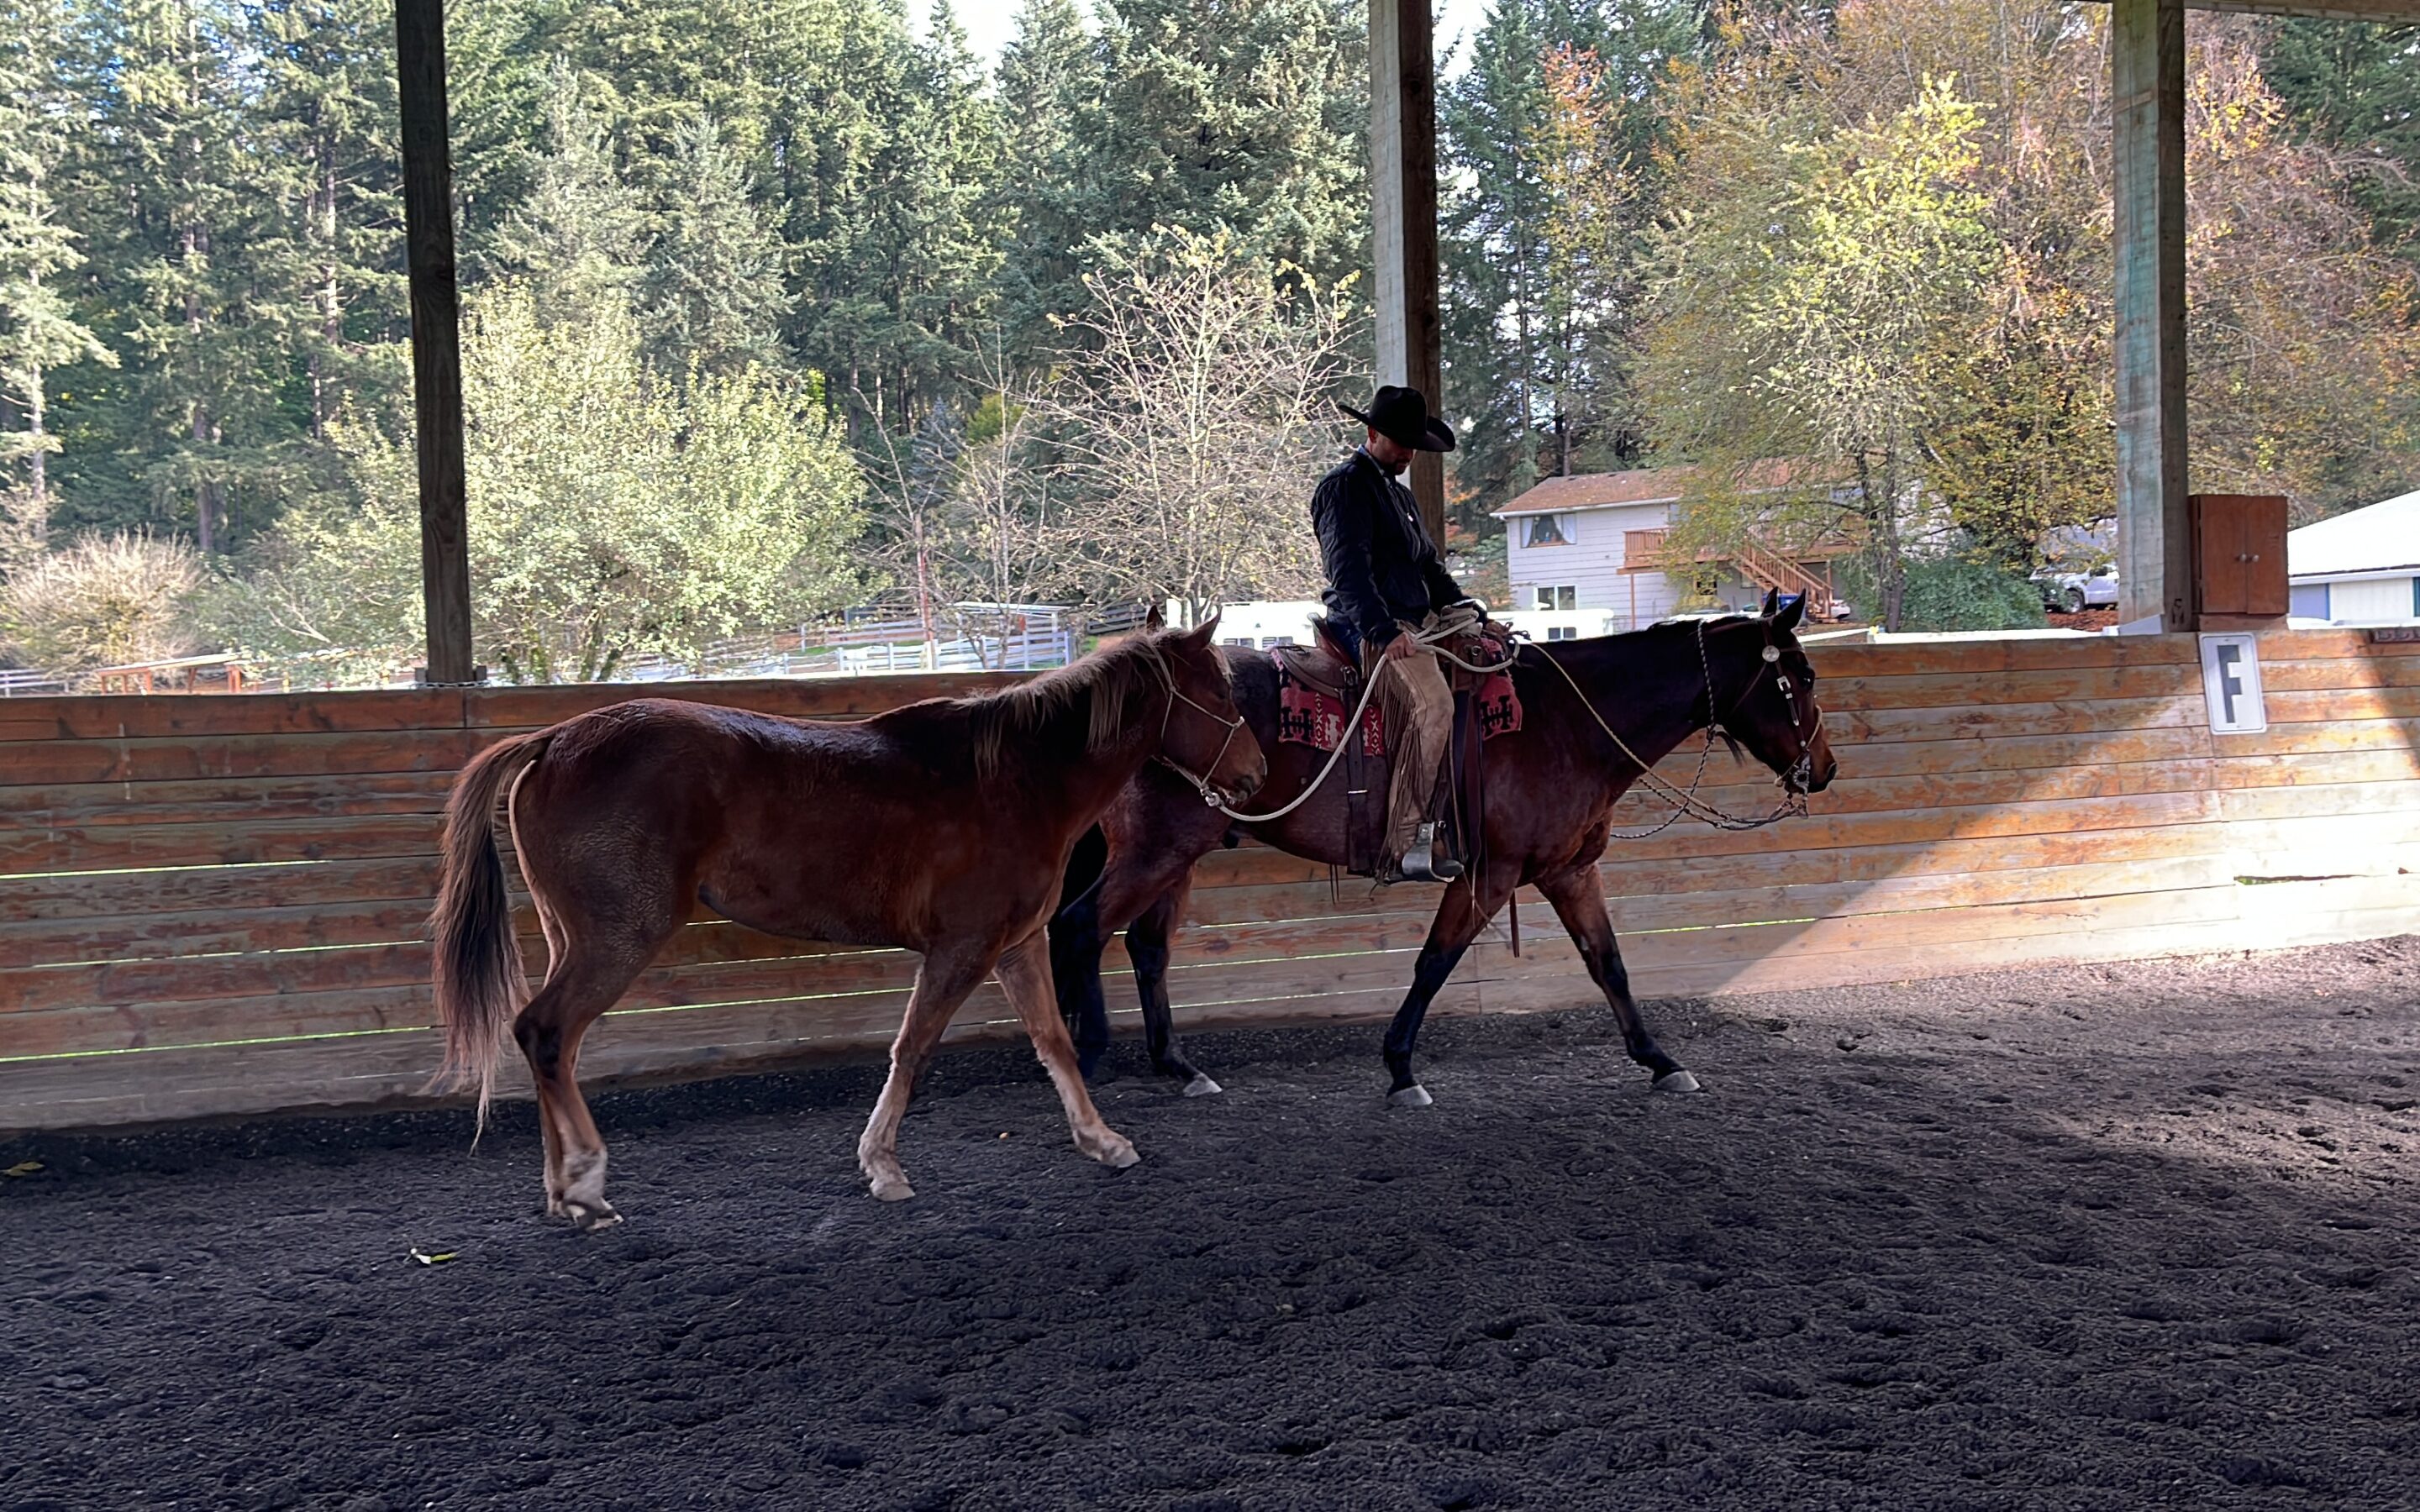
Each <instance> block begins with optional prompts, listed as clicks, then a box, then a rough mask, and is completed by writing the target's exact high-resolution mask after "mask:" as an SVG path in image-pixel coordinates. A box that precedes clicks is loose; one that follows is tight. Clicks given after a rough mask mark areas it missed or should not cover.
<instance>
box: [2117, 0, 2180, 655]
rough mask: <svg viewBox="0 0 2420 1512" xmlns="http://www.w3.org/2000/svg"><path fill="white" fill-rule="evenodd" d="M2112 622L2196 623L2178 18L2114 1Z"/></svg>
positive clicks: (2134, 2)
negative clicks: (2189, 509) (2188, 478)
mask: <svg viewBox="0 0 2420 1512" xmlns="http://www.w3.org/2000/svg"><path fill="white" fill-rule="evenodd" d="M2109 41H2110V54H2111V71H2112V73H2113V75H2114V77H2113V80H2112V83H2113V85H2115V93H2116V97H2117V144H2116V150H2117V170H2118V184H2117V201H2118V203H2117V220H2118V224H2117V239H2118V246H2117V253H2118V257H2117V261H2118V352H2117V356H2118V394H2117V399H2118V594H2119V598H2118V619H2119V621H2120V622H2122V623H2133V622H2134V621H2138V620H2144V619H2148V618H2149V617H2151V616H2153V615H2157V616H2158V617H2159V622H2160V628H2162V629H2164V630H2171V631H2180V630H2190V629H2193V628H2194V627H2195V618H2196V615H2197V611H2198V606H2197V605H2195V602H2194V597H2195V591H2194V577H2193V539H2192V530H2191V527H2190V525H2189V524H2188V521H2187V518H2186V515H2185V134H2184V106H2185V15H2184V8H2183V6H2182V5H2181V4H2180V0H2116V5H2115V7H2114V8H2113V13H2112V15H2111V17H2110V37H2109Z"/></svg>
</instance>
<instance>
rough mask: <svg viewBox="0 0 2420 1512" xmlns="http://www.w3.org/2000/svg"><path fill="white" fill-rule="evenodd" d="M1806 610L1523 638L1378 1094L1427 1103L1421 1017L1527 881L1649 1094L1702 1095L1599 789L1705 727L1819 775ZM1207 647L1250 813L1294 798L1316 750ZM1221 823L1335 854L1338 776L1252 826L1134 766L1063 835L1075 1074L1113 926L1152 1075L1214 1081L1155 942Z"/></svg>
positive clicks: (1102, 1024) (1060, 936) (1788, 774)
mask: <svg viewBox="0 0 2420 1512" xmlns="http://www.w3.org/2000/svg"><path fill="white" fill-rule="evenodd" d="M1805 608H1806V605H1805V601H1804V599H1803V598H1791V599H1787V600H1784V599H1780V598H1779V597H1777V596H1776V595H1773V594H1768V595H1767V596H1766V599H1765V603H1764V608H1763V611H1762V612H1761V614H1758V615H1754V616H1748V615H1735V616H1730V617H1725V618H1721V619H1715V620H1711V621H1708V620H1694V621H1692V620H1677V621H1668V622H1666V623H1664V624H1660V625H1652V626H1650V627H1648V628H1646V629H1642V630H1634V631H1631V632H1628V633H1626V634H1621V635H1611V636H1603V637H1598V638H1594V639H1588V640H1555V641H1549V642H1546V643H1544V644H1537V643H1530V644H1526V645H1523V646H1521V647H1520V651H1519V656H1518V660H1517V661H1516V662H1515V663H1514V665H1513V667H1512V681H1513V687H1514V689H1515V691H1516V692H1517V693H1518V695H1519V697H1520V700H1521V703H1522V706H1523V717H1522V724H1521V727H1520V729H1518V730H1517V731H1510V732H1506V733H1502V734H1500V735H1498V736H1497V737H1496V738H1495V739H1493V740H1490V741H1489V742H1487V751H1486V774H1487V781H1486V795H1485V814H1484V816H1483V824H1484V826H1485V840H1484V844H1483V845H1482V846H1481V851H1480V854H1481V865H1479V866H1477V867H1473V868H1472V869H1470V870H1469V871H1468V872H1466V873H1465V874H1464V875H1463V876H1462V877H1460V878H1458V879H1457V880H1455V881H1454V882H1452V883H1451V884H1450V885H1449V886H1448V887H1447V888H1446V891H1445V896H1444V898H1443V900H1442V901H1441V902H1440V903H1438V905H1437V911H1436V918H1435V921H1434V922H1433V923H1432V924H1431V925H1430V928H1429V933H1428V939H1427V942H1426V943H1425V944H1424V945H1423V946H1422V948H1421V949H1420V953H1419V961H1418V964H1416V965H1415V966H1414V968H1413V973H1412V985H1411V990H1410V992H1409V993H1408V994H1407V995H1405V996H1404V1001H1403V1006H1402V1007H1400V1008H1399V1009H1397V1010H1396V1012H1395V1017H1394V1022H1393V1023H1392V1024H1391V1025H1390V1026H1388V1030H1387V1037H1386V1041H1385V1047H1384V1048H1385V1055H1386V1061H1387V1069H1388V1072H1389V1073H1390V1074H1391V1077H1392V1081H1391V1085H1390V1087H1389V1089H1388V1103H1390V1104H1392V1105H1394V1106H1398V1107H1424V1106H1426V1105H1428V1103H1430V1102H1431V1098H1430V1095H1429V1092H1428V1090H1427V1089H1426V1088H1423V1087H1422V1086H1421V1085H1420V1083H1419V1079H1418V1078H1417V1077H1415V1076H1414V1075H1413V1074H1412V1053H1413V1049H1414V1047H1415V1045H1416V1043H1417V1041H1418V1040H1419V1031H1420V1020H1421V1018H1422V1017H1423V1016H1424V1015H1425V1014H1426V1013H1427V1011H1428V1006H1429V1001H1430V999H1431V998H1433V997H1435V995H1436V993H1437V990H1438V989H1439V988H1440V987H1442V986H1444V985H1445V981H1446V979H1447V978H1448V977H1449V976H1450V975H1451V974H1452V971H1453V968H1454V966H1455V964H1457V963H1459V962H1460V961H1461V959H1462V956H1463V952H1464V951H1465V950H1467V949H1469V948H1470V944H1471V942H1472V941H1473V940H1474V939H1476V938H1477V937H1478V935H1479V932H1480V930H1481V928H1483V927H1484V926H1485V925H1486V923H1487V921H1488V920H1490V919H1492V918H1495V917H1496V915H1497V911H1498V910H1500V909H1501V908H1502V907H1503V906H1504V904H1505V903H1506V902H1507V901H1508V900H1509V899H1511V897H1512V892H1513V889H1514V888H1516V887H1521V886H1522V885H1524V884H1533V885H1535V886H1536V887H1537V888H1538V890H1539V891H1540V892H1542V893H1544V895H1545V897H1546V901H1547V902H1548V903H1551V904H1552V905H1553V906H1554V910H1555V913H1556V916H1557V917H1558V918H1560V919H1561V920H1562V924H1563V927H1564V929H1566V930H1568V931H1569V932H1570V933H1571V936H1572V939H1573V941H1574V942H1575V944H1577V945H1578V946H1579V949H1580V958H1581V960H1582V961H1584V962H1586V963H1587V965H1588V970H1589V975H1590V977H1591V978H1593V979H1594V980H1595V982H1596V985H1597V988H1598V990H1599V991H1600V992H1602V993H1603V994H1604V995H1605V999H1606V1002H1607V1003H1608V1004H1609V1005H1611V1007H1612V1009H1613V1013H1614V1019H1615V1021H1616V1022H1617V1023H1618V1024H1619V1025H1620V1026H1621V1038H1622V1043H1623V1045H1624V1047H1625V1048H1626V1049H1627V1050H1628V1051H1629V1054H1630V1058H1631V1059H1632V1060H1634V1061H1636V1062H1637V1063H1638V1064H1639V1065H1641V1066H1644V1067H1646V1068H1647V1070H1648V1071H1649V1072H1651V1073H1652V1075H1653V1076H1654V1086H1655V1088H1658V1089H1659V1090H1663V1091H1670V1092H1687V1091H1696V1090H1697V1089H1698V1081H1697V1078H1696V1077H1695V1076H1694V1075H1692V1074H1691V1073H1690V1072H1688V1071H1687V1070H1686V1069H1685V1068H1683V1066H1682V1065H1681V1063H1680V1062H1678V1061H1676V1060H1674V1059H1673V1058H1672V1057H1670V1056H1669V1055H1667V1054H1666V1053H1665V1051H1664V1049H1663V1047H1662V1046H1660V1045H1658V1044H1657V1043H1656V1042H1655V1039H1654V1036H1652V1034H1650V1033H1649V1032H1648V1031H1647V1026H1646V1024H1645V1023H1644V1021H1643V1020H1642V1019H1641V1018H1640V1016H1639V1012H1638V1005H1637V1002H1636V1001H1634V1000H1633V999H1632V997H1631V995H1630V979H1629V974H1628V973H1627V972H1626V971H1625V970H1624V969H1623V968H1622V964H1621V949H1620V948H1619V947H1618V946H1617V945H1616V944H1615V942H1614V937H1613V924H1612V921H1611V920H1610V919H1609V918H1607V917H1606V907H1605V896H1604V891H1603V888H1602V887H1601V886H1600V885H1599V882H1598V879H1597V870H1596V868H1597V860H1598V858H1599V857H1600V856H1603V855H1604V854H1605V848H1606V841H1607V839H1608V836H1609V823H1610V820H1611V816H1612V811H1613V806H1614V802H1615V800H1616V799H1618V798H1620V797H1621V795H1623V794H1624V793H1626V792H1628V791H1629V790H1630V788H1631V786H1632V784H1633V783H1635V782H1637V780H1638V779H1639V777H1640V774H1641V773H1642V772H1643V771H1644V770H1645V769H1646V767H1647V766H1652V764H1654V763H1655V762H1657V761H1658V760H1660V759H1662V758H1663V757H1664V756H1666V755H1668V754H1669V753H1670V752H1671V751H1673V750H1674V749H1676V748H1678V747H1679V746H1680V744H1681V743H1682V741H1683V740H1684V739H1686V738H1687V737H1688V736H1690V735H1691V734H1693V733H1697V732H1699V731H1701V730H1706V731H1708V735H1707V738H1708V739H1709V740H1710V741H1711V740H1714V739H1717V738H1719V739H1723V740H1725V741H1728V742H1730V745H1731V748H1732V751H1733V753H1734V754H1735V755H1736V754H1737V753H1738V752H1739V750H1740V748H1743V747H1744V748H1745V749H1746V750H1747V751H1748V752H1749V753H1752V754H1753V755H1755V756H1756V757H1757V758H1758V759H1759V760H1761V761H1762V762H1763V763H1764V764H1766V765H1767V766H1769V767H1771V768H1772V769H1773V771H1774V772H1775V773H1776V776H1777V777H1779V778H1780V779H1782V780H1783V783H1784V786H1785V788H1786V789H1789V790H1791V791H1792V793H1794V794H1795V795H1805V794H1808V793H1820V792H1822V791H1823V789H1824V788H1825V787H1827V786H1829V785H1830V783H1831V781H1832V779H1833V778H1834V776H1835V775H1836V774H1837V772H1838V763H1837V762H1836V761H1835V760H1834V759H1833V756H1832V749H1831V745H1830V743H1829V742H1828V741H1827V740H1826V738H1825V736H1824V733H1823V711H1822V709H1821V708H1820V707H1819V706H1818V705H1817V703H1816V701H1815V672H1814V669H1812V668H1811V667H1809V666H1808V665H1807V656H1806V654H1805V653H1804V652H1803V651H1801V650H1800V649H1799V646H1798V642H1797V639H1796V637H1795V636H1794V634H1793V633H1792V632H1793V631H1794V630H1795V629H1796V628H1797V626H1798V624H1799V621H1800V619H1801V617H1802V615H1803V613H1804V611H1805ZM1221 652H1222V654H1223V655H1225V656H1227V658H1228V667H1229V670H1230V672H1231V675H1232V676H1233V681H1234V687H1235V703H1236V707H1237V708H1239V709H1241V710H1242V711H1243V714H1244V717H1245V719H1246V720H1247V722H1249V724H1250V726H1251V729H1252V733H1253V735H1254V736H1255V737H1256V738H1257V739H1259V740H1260V742H1261V744H1262V748H1263V749H1264V750H1265V751H1267V752H1269V753H1270V754H1269V766H1270V770H1269V779H1268V781H1267V782H1266V783H1265V784H1264V786H1263V788H1262V792H1261V796H1260V802H1259V803H1258V804H1256V805H1255V806H1254V810H1253V811H1257V812H1261V813H1267V812H1270V811H1271V810H1275V809H1277V808H1279V807H1280V806H1282V805H1284V804H1285V803H1287V802H1289V801H1291V800H1292V799H1294V798H1295V797H1296V796H1297V795H1300V794H1301V792H1302V791H1303V789H1304V787H1305V786H1306V784H1308V783H1309V782H1311V780H1312V779H1313V778H1314V777H1315V776H1316V774H1317V773H1318V772H1319V770H1320V767H1321V764H1323V763H1324V762H1325V761H1326V755H1325V754H1324V753H1322V752H1320V751H1316V750H1313V749H1311V748H1309V747H1306V746H1300V745H1287V744H1280V742H1279V740H1278V738H1277V719H1278V678H1277V669H1276V668H1275V666H1274V665H1273V664H1272V663H1271V661H1270V659H1269V656H1268V655H1267V654H1266V653H1264V652H1260V651H1253V650H1249V649H1245V648H1240V647H1239V648H1232V649H1231V648H1223V647H1222V648H1221ZM1709 726H1713V727H1714V729H1711V730H1709ZM1347 738H1350V732H1347ZM1776 811H1778V810H1776ZM1231 827H1232V830H1233V831H1238V832H1240V833H1242V834H1244V835H1248V836H1250V837H1251V838H1253V839H1255V840H1258V841H1263V842H1264V843H1265V844H1269V845H1273V846H1275V847H1276V848H1278V849H1279V850H1281V851H1284V852H1286V853H1288V854H1289V855H1293V856H1303V857H1306V858H1308V859H1311V860H1314V861H1326V862H1328V863H1330V864H1331V865H1338V864H1342V863H1343V861H1344V859H1345V794H1344V784H1343V782H1342V780H1341V779H1337V778H1333V777H1331V778H1330V779H1328V781H1327V783H1326V785H1325V786H1324V787H1323V788H1322V790H1321V791H1320V792H1318V793H1317V794H1315V795H1313V796H1312V797H1311V799H1310V800H1309V801H1308V802H1306V803H1304V804H1303V805H1302V807H1300V808H1299V809H1296V810H1294V811H1293V812H1292V813H1291V814H1288V815H1287V816H1285V817H1284V818H1281V819H1278V820H1275V821H1273V822H1270V823H1264V824H1252V823H1249V822H1246V821H1240V820H1234V819H1231V818H1230V817H1229V816H1228V815H1226V814H1223V813H1221V812H1219V811H1218V810H1215V809H1205V808H1204V807H1203V805H1202V801H1201V799H1200V798H1198V797H1196V796H1194V795H1192V794H1191V793H1190V792H1189V791H1188V790H1187V789H1185V788H1183V787H1181V786H1179V785H1177V784H1176V783H1173V782H1171V781H1168V780H1166V779H1164V778H1162V777H1161V776H1160V775H1159V774H1157V773H1154V772H1140V773H1138V774H1137V776H1136V778H1135V779H1134V780H1133V781H1132V782H1130V783H1128V784H1127V786H1126V789H1125V792H1123V793H1121V794H1119V795H1117V798H1116V801H1115V802H1113V803H1111V804H1110V805H1109V809H1108V810H1107V811H1106V812H1105V813H1104V814H1103V815H1102V816H1101V824H1100V828H1099V829H1098V830H1097V831H1095V832H1094V834H1093V835H1091V836H1088V837H1086V843H1085V845H1084V846H1082V847H1080V848H1079V850H1078V860H1077V865H1076V866H1075V867H1074V868H1073V869H1072V870H1071V872H1070V874H1069V878H1068V882H1067V886H1066V888H1065V890H1064V894H1063V900H1062V904H1061V908H1060V911H1059V913H1058V915H1057V916H1056V917H1055V918H1053V919H1052V920H1051V923H1050V949H1051V961H1052V966H1053V975H1054V977H1055V979H1056V980H1057V983H1058V989H1059V1001H1060V1008H1061V1011H1063V1012H1064V1013H1065V1014H1066V1015H1067V1016H1068V1018H1069V1019H1070V1020H1071V1021H1072V1022H1073V1023H1074V1024H1075V1026H1076V1037H1075V1038H1076V1045H1077V1049H1078V1054H1079V1062H1078V1063H1079V1065H1080V1067H1081V1068H1082V1070H1083V1071H1084V1072H1085V1073H1086V1074H1087V1075H1090V1074H1091V1073H1092V1072H1093V1070H1094V1067H1095V1066H1096V1065H1097V1064H1098V1062H1099V1059H1100V1057H1101V1053H1102V1051H1103V1050H1105V1049H1106V1048H1107V1047H1108V1044H1109V1011H1108V1008H1107V1006H1106V1004H1105V1003H1104V1002H1103V1000H1102V996H1101V954H1102V951H1103V950H1104V949H1106V948H1107V945H1108V942H1109V938H1110V937H1111V936H1112V935H1114V934H1115V933H1117V932H1118V931H1119V930H1121V929H1123V930H1125V941H1126V954H1127V956H1128V958H1129V959H1131V960H1132V961H1133V963H1134V968H1135V986H1136V989H1137V991H1138V993H1139V994H1140V996H1141V999H1142V1012H1143V1027H1144V1036H1145V1041H1146V1043H1147V1045H1148V1047H1149V1050H1150V1053H1151V1061H1152V1067H1153V1069H1154V1070H1156V1071H1157V1072H1159V1073H1160V1074H1161V1075H1163V1076H1167V1077H1171V1078H1173V1079H1175V1080H1177V1081H1179V1082H1182V1083H1183V1084H1184V1086H1185V1090H1186V1092H1187V1095H1199V1094H1202V1093H1207V1092H1216V1091H1218V1083H1217V1082H1215V1081H1213V1080H1211V1079H1210V1077H1209V1076H1208V1075H1206V1074H1204V1073H1203V1072H1202V1071H1201V1070H1199V1069H1198V1068H1197V1067H1195V1066H1194V1064H1193V1063H1192V1062H1191V1061H1190V1060H1188V1059H1187V1057H1186V1055H1185V1052H1184V1049H1183V1047H1182V1046H1181V1045H1180V1044H1179V1043H1178V1041H1177V1038H1176V1034H1175V1031H1174V1028H1173V1026H1172V1025H1171V1019H1170V1012H1169V999H1168V959H1169V937H1170V935H1171V933H1173V932H1174V931H1175V929H1176V927H1177V926H1178V924H1179V923H1180V922H1181V919H1182V916H1183V913H1184V909H1185V903H1186V899H1187V894H1188V893H1189V892H1190V890H1191V887H1192V876H1193V864H1194V862H1195V861H1196V860H1198V859H1200V858H1201V857H1202V856H1204V855H1206V854H1208V853H1209V852H1210V851H1211V850H1213V849H1215V848H1217V847H1218V845H1219V844H1221V843H1222V842H1224V843H1229V844H1232V843H1233V838H1232V834H1231ZM1465 849H1466V850H1467V849H1468V847H1467V845H1466V846H1465Z"/></svg>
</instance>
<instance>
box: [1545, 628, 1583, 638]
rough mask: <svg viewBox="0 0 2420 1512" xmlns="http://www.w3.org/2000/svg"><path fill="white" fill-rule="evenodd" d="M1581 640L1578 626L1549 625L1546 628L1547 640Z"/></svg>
mask: <svg viewBox="0 0 2420 1512" xmlns="http://www.w3.org/2000/svg"><path fill="white" fill-rule="evenodd" d="M1579 638H1580V627H1579V626H1578V625H1547V626H1546V639H1547V640H1578V639H1579Z"/></svg>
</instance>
